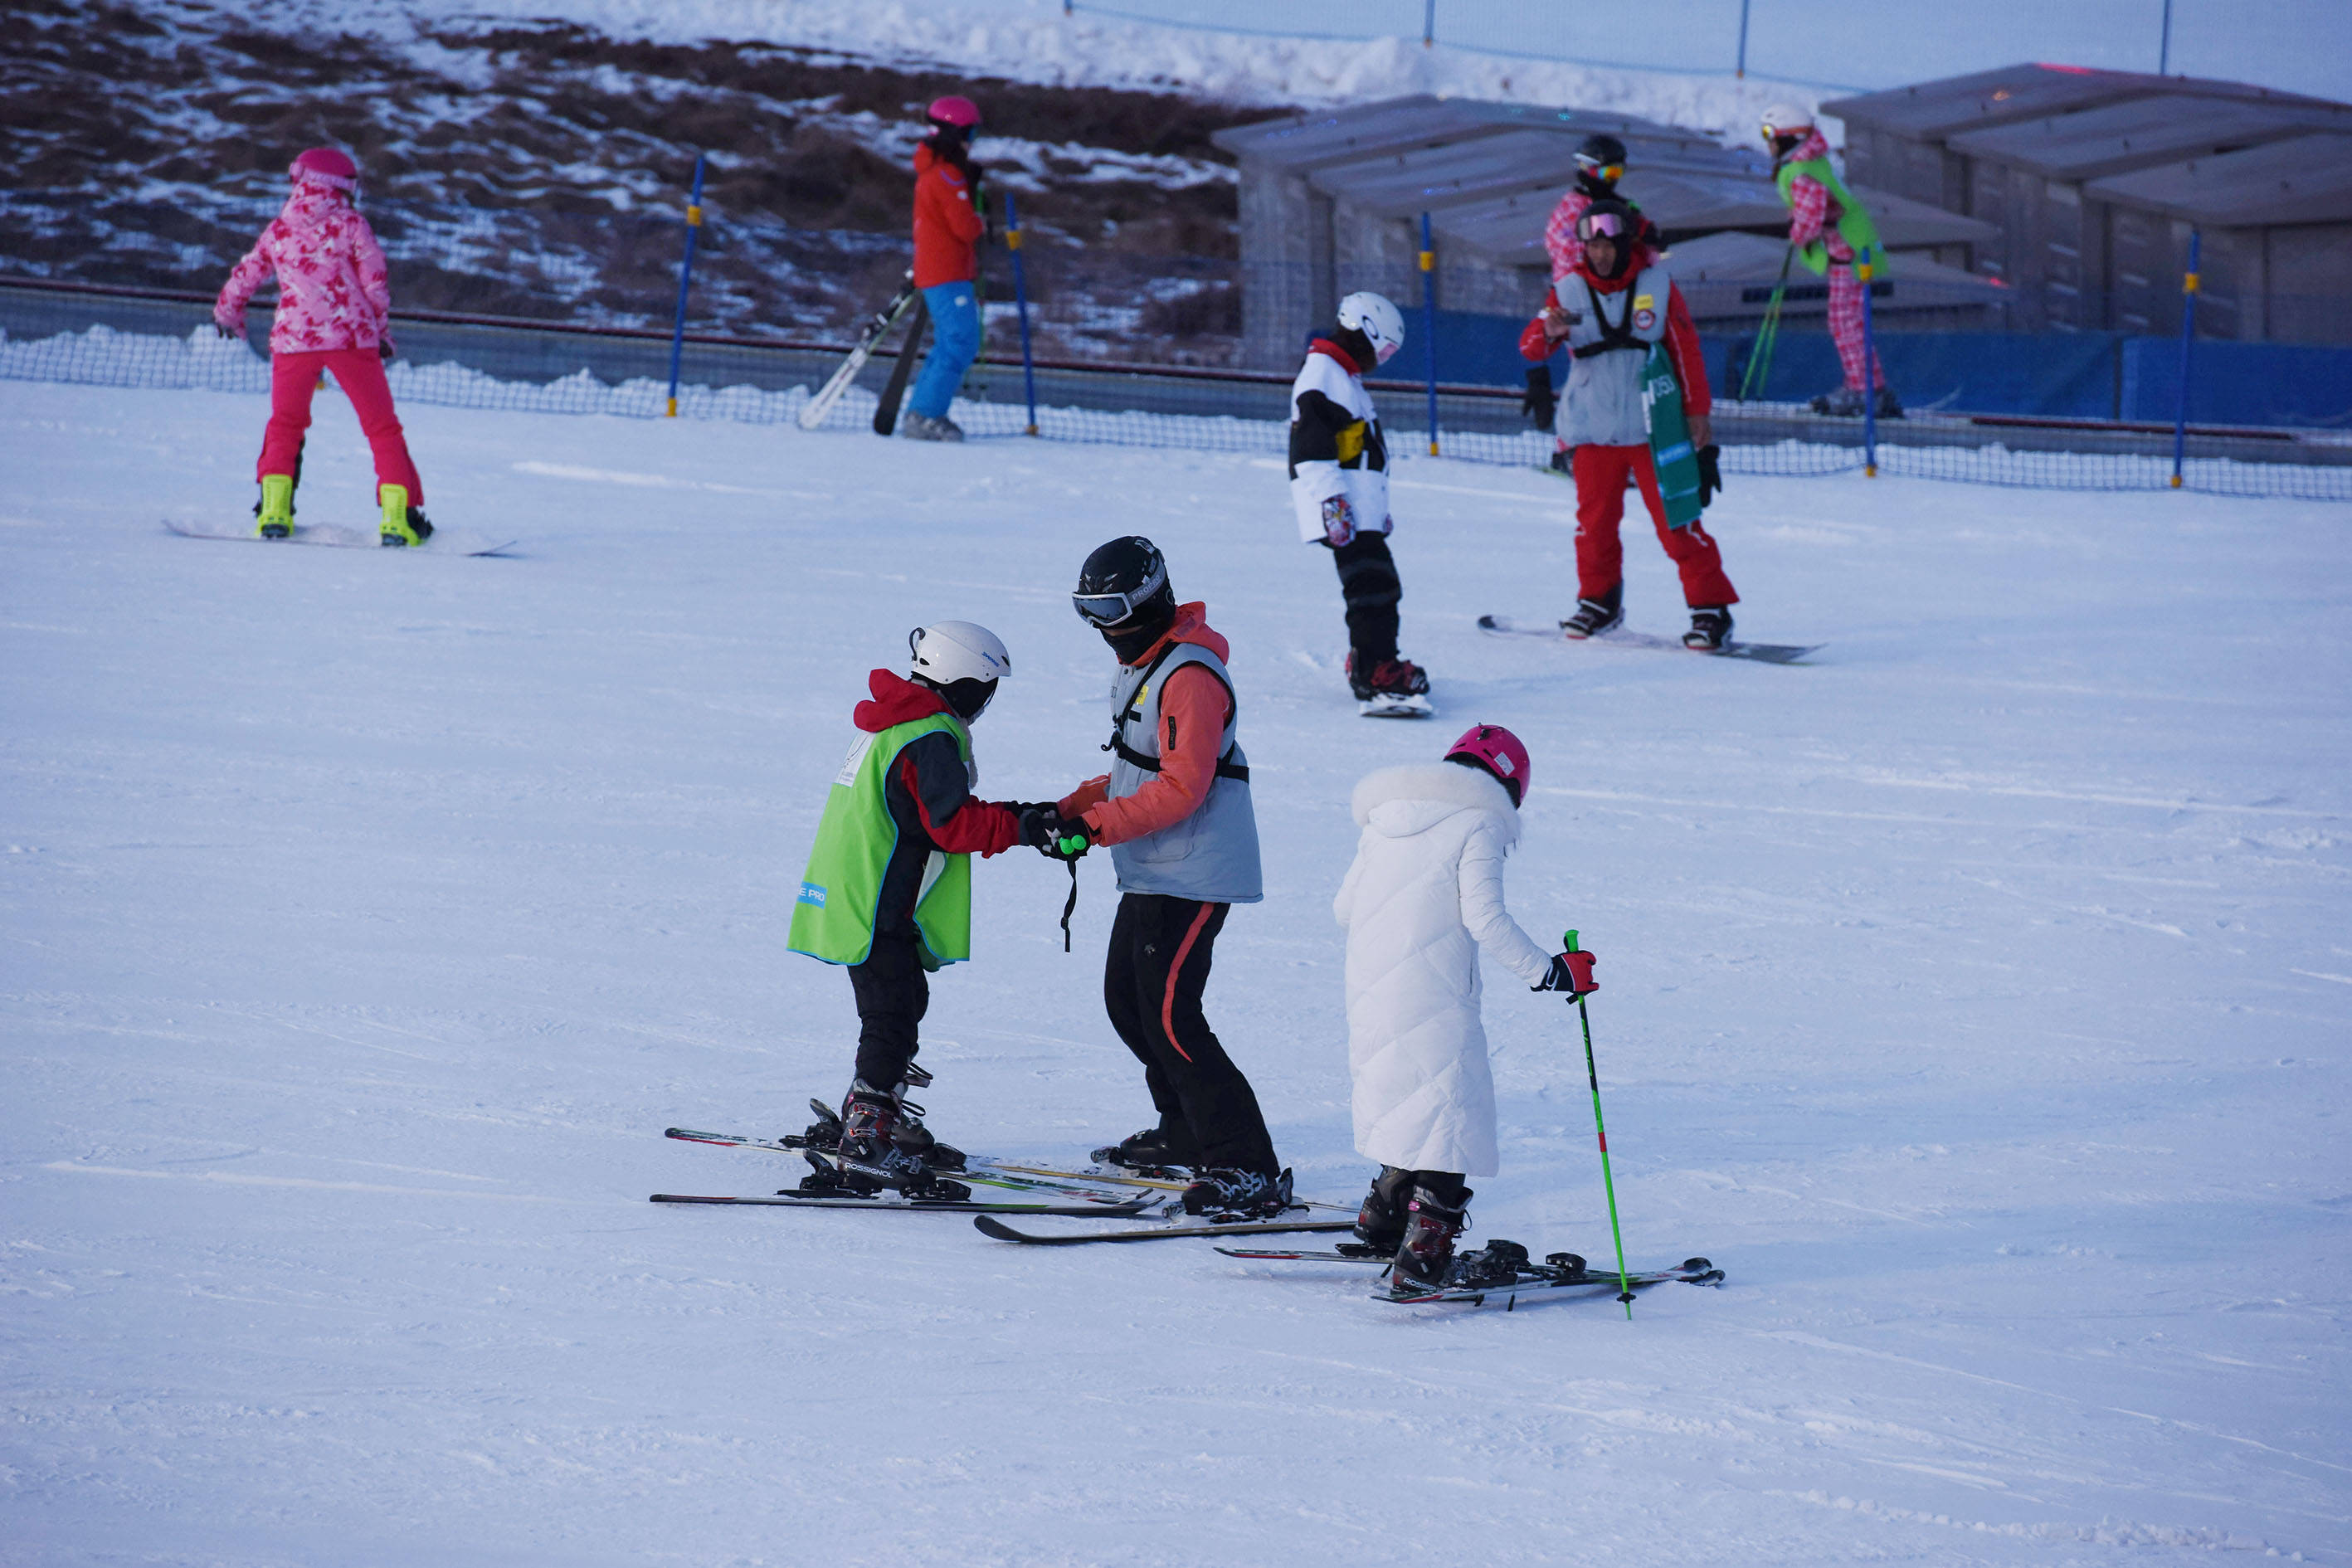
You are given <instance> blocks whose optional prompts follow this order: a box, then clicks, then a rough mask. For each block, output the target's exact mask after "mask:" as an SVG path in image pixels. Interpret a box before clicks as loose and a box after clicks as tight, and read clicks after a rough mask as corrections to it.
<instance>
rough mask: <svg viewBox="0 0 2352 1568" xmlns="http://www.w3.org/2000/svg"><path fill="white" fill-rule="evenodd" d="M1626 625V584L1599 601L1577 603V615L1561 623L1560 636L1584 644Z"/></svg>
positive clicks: (1618, 586) (1616, 587)
mask: <svg viewBox="0 0 2352 1568" xmlns="http://www.w3.org/2000/svg"><path fill="white" fill-rule="evenodd" d="M1624 624H1625V584H1622V583H1620V584H1617V585H1616V586H1615V587H1614V588H1612V589H1610V590H1609V592H1608V593H1606V594H1604V595H1601V597H1600V598H1598V599H1579V600H1577V601H1576V614H1574V615H1572V616H1569V617H1568V619H1566V620H1564V621H1562V622H1560V623H1559V630H1560V635H1561V636H1563V637H1567V638H1568V640H1569V641H1570V642H1582V641H1583V640H1584V639H1585V638H1586V637H1599V636H1600V635H1601V633H1603V632H1613V631H1615V630H1616V629H1617V628H1618V627H1619V626H1623V625H1624Z"/></svg>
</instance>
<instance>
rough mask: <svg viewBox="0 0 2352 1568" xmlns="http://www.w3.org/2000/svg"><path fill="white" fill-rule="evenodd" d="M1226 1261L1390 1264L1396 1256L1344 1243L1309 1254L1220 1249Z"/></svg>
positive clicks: (1295, 1250) (1293, 1250) (1292, 1249)
mask: <svg viewBox="0 0 2352 1568" xmlns="http://www.w3.org/2000/svg"><path fill="white" fill-rule="evenodd" d="M1217 1250H1218V1251H1219V1252H1222V1253H1223V1254H1224V1255H1225V1256H1226V1257H1227V1258H1248V1259H1250V1260H1251V1261H1253V1262H1259V1263H1388V1262H1391V1261H1392V1260H1393V1259H1394V1258H1395V1257H1396V1253H1395V1252H1394V1251H1393V1250H1387V1249H1383V1248H1381V1247H1370V1246H1367V1245H1365V1244H1364V1243H1363V1242H1360V1241H1343V1242H1341V1243H1340V1244H1339V1246H1338V1247H1334V1248H1330V1249H1328V1250H1322V1251H1309V1250H1304V1249H1300V1248H1296V1247H1219V1248H1217Z"/></svg>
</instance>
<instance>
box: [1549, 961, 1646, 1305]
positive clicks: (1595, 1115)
mask: <svg viewBox="0 0 2352 1568" xmlns="http://www.w3.org/2000/svg"><path fill="white" fill-rule="evenodd" d="M1559 940H1560V945H1561V946H1562V947H1564V948H1566V949H1567V950H1568V951H1569V952H1575V951H1576V932H1575V931H1573V930H1570V931H1562V932H1561V933H1560V938H1559ZM1576 1016H1577V1017H1578V1019H1579V1020H1580V1021H1581V1022H1582V1024H1583V1025H1584V1076H1585V1079H1586V1080H1587V1081H1589V1082H1590V1083H1591V1085H1592V1131H1593V1132H1594V1133H1595V1134H1596V1135H1598V1136H1599V1138H1600V1140H1601V1190H1602V1191H1603V1192H1606V1193H1607V1194H1609V1235H1610V1237H1611V1238H1612V1240H1614V1241H1615V1242H1616V1243H1617V1299H1618V1300H1620V1301H1622V1302H1624V1303H1625V1320H1626V1321H1628V1322H1631V1321H1633V1279H1632V1278H1631V1277H1630V1276H1629V1275H1627V1273H1626V1272H1625V1236H1624V1233H1623V1232H1622V1231H1621V1230H1619V1229H1618V1228H1617V1184H1616V1182H1615V1181H1614V1180H1613V1179H1612V1177H1611V1176H1610V1174H1609V1129H1608V1128H1606V1127H1604V1126H1603V1125H1601V1070H1600V1069H1599V1068H1596V1067H1594V1066H1593V1065H1592V1016H1591V1014H1590V1013H1587V1012H1586V1011H1585V1010H1584V997H1583V995H1582V994H1578V996H1577V998H1576Z"/></svg>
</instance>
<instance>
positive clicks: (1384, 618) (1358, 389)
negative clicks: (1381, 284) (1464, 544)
mask: <svg viewBox="0 0 2352 1568" xmlns="http://www.w3.org/2000/svg"><path fill="white" fill-rule="evenodd" d="M1403 346H1404V317H1403V316H1402V315H1401V314H1399V313H1398V310H1397V308H1396V307H1395V306H1394V305H1393V304H1391V303H1390V302H1389V300H1388V299H1387V298H1386V297H1385V296H1383V295H1380V294H1373V293H1369V292H1367V293H1356V294H1350V295H1349V296H1348V297H1347V298H1346V299H1344V300H1340V301H1339V321H1338V323H1337V324H1336V325H1335V326H1334V327H1333V328H1332V329H1331V331H1329V332H1328V334H1326V335H1324V336H1322V337H1318V338H1317V339H1315V340H1314V341H1313V342H1310V343H1308V344H1307V363H1305V364H1303V365H1301V366H1300V367H1299V370H1298V375H1297V379H1296V380H1295V381H1293V382H1292V383H1291V385H1290V505H1291V510H1292V512H1293V513H1294V515H1295V516H1296V518H1297V523H1298V537H1299V539H1300V540H1301V541H1303V542H1306V543H1308V544H1320V545H1322V546H1324V547H1325V548H1327V549H1328V550H1329V551H1330V552H1331V562H1332V564H1333V565H1335V566H1337V567H1338V568H1339V597H1340V599H1341V601H1342V602H1343V603H1344V604H1345V605H1346V607H1347V620H1348V666H1347V668H1348V686H1349V689H1350V690H1351V691H1353V692H1354V693H1355V697H1356V701H1357V703H1358V704H1359V706H1360V711H1362V712H1364V713H1365V714H1368V715H1370V716H1373V717H1378V718H1421V717H1425V716H1426V715H1427V714H1428V713H1429V711H1430V706H1429V675H1428V672H1426V671H1425V670H1423V668H1421V666H1419V665H1417V664H1415V663H1413V662H1412V660H1411V659H1409V658H1404V657H1403V656H1402V655H1401V654H1399V653H1398V652H1397V619H1398V618H1397V603H1398V601H1399V600H1400V599H1402V597H1403V596H1404V588H1403V585H1402V584H1401V583H1400V582H1399V581H1398V580H1397V570H1396V560H1395V558H1394V557H1393V556H1391V554H1390V553H1389V531H1390V530H1391V528H1393V527H1394V526H1395V523H1394V521H1393V520H1392V519H1391V517H1390V516H1389V473H1388V468H1389V455H1388V444H1387V442H1386V440H1385V439H1384V438H1383V437H1382V436H1381V416H1380V414H1379V413H1378V411H1377V410H1375V409H1374V408H1373V407H1372V395H1371V394H1370V392H1368V391H1366V390H1365V389H1364V377H1365V376H1366V375H1368V374H1370V373H1371V371H1372V369H1373V367H1374V366H1376V365H1381V364H1386V363H1388V361H1389V358H1390V356H1391V355H1392V354H1394V353H1396V352H1397V350H1398V349H1400V348H1402V347H1403Z"/></svg>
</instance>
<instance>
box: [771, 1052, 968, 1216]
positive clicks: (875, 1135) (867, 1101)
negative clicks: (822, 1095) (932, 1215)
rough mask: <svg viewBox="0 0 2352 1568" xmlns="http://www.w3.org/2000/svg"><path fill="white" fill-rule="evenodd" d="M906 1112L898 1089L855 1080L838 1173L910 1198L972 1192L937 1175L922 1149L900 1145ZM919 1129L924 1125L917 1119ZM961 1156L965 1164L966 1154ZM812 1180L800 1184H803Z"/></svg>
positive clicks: (846, 1104)
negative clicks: (888, 1089)
mask: <svg viewBox="0 0 2352 1568" xmlns="http://www.w3.org/2000/svg"><path fill="white" fill-rule="evenodd" d="M905 1111H906V1103H905V1101H904V1100H900V1099H899V1098H898V1095H897V1094H896V1093H895V1092H894V1093H887V1094H886V1093H884V1092H883V1091H882V1090H880V1089H876V1088H875V1087H874V1086H873V1085H872V1084H869V1083H867V1082H866V1080H865V1079H857V1080H856V1082H854V1083H852V1084H851V1085H850V1086H849V1096H848V1098H847V1099H845V1100H843V1101H842V1102H841V1140H840V1142H839V1144H838V1146H837V1147H836V1150H835V1156H834V1157H835V1162H836V1163H837V1164H838V1167H839V1174H840V1175H841V1176H843V1177H845V1178H847V1179H849V1181H850V1183H851V1184H852V1185H855V1184H856V1178H859V1177H863V1178H866V1180H867V1181H870V1182H873V1183H876V1184H878V1186H887V1187H895V1188H897V1189H898V1191H899V1192H902V1193H904V1194H907V1195H908V1197H910V1198H929V1199H932V1200H940V1199H955V1200H958V1201H961V1200H962V1199H964V1198H968V1197H970V1196H971V1188H970V1187H967V1186H965V1185H963V1184H961V1183H960V1182H950V1181H946V1180H944V1179H942V1178H941V1177H940V1176H938V1175H936V1174H934V1173H933V1172H932V1169H931V1167H930V1166H929V1164H927V1163H925V1162H924V1160H923V1157H922V1155H921V1154H919V1153H910V1152H908V1151H907V1150H906V1149H904V1148H902V1147H901V1146H900V1142H899V1140H900V1136H901V1131H902V1123H903V1121H905V1120H906V1116H905ZM915 1130H916V1131H921V1130H922V1129H921V1123H920V1122H919V1121H918V1122H917V1123H916V1129H915ZM940 1146H942V1147H943V1145H940ZM957 1159H958V1161H959V1163H961V1159H962V1156H961V1155H960V1154H959V1155H958V1156H957ZM812 1163H814V1162H812ZM812 1180H814V1178H812ZM802 1185H803V1188H806V1187H807V1186H808V1183H806V1182H803V1184H802Z"/></svg>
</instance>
